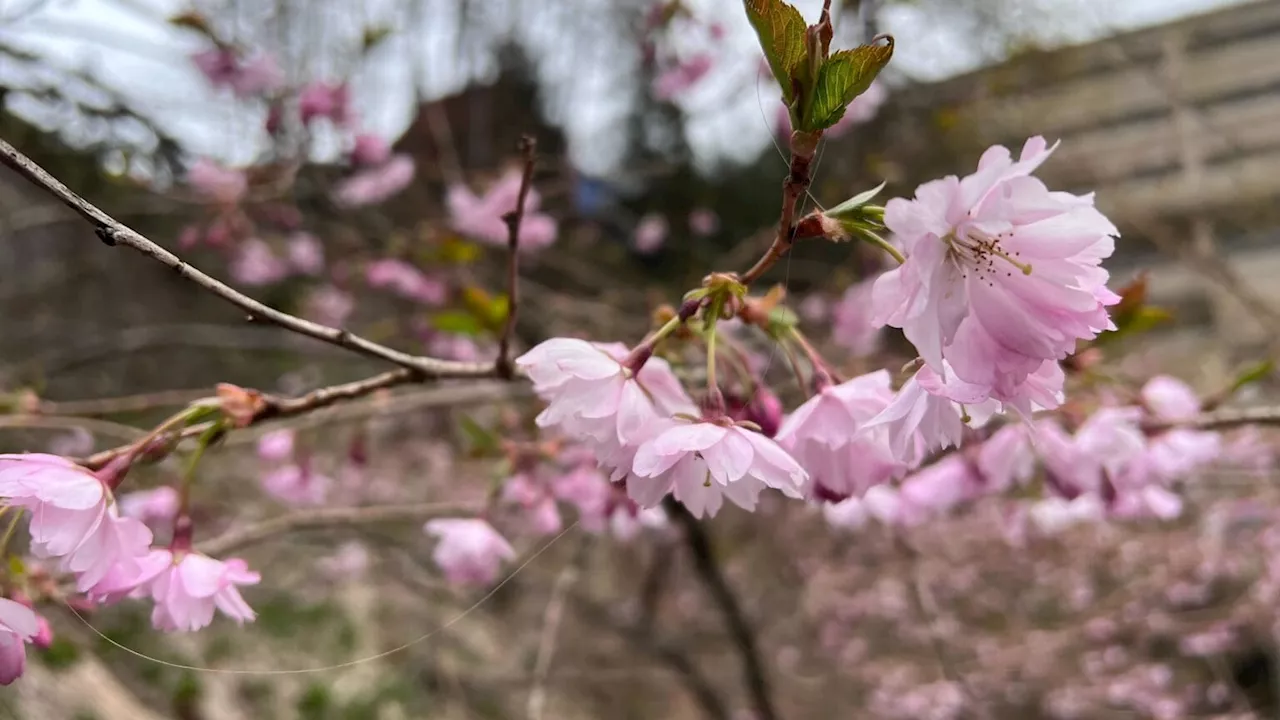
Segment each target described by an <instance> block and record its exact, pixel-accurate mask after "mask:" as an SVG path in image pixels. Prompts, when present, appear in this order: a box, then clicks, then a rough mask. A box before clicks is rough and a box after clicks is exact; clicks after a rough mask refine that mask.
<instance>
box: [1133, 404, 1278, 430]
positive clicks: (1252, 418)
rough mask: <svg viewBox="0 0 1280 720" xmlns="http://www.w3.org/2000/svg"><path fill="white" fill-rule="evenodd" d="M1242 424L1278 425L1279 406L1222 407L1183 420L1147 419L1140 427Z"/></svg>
mask: <svg viewBox="0 0 1280 720" xmlns="http://www.w3.org/2000/svg"><path fill="white" fill-rule="evenodd" d="M1242 425H1280V407H1277V406H1274V405H1268V406H1264V407H1252V408H1222V409H1219V410H1214V411H1213V412H1207V413H1201V414H1199V415H1196V416H1195V417H1191V418H1187V419H1185V420H1149V421H1147V422H1144V423H1143V425H1142V428H1143V429H1144V430H1147V431H1149V432H1159V431H1161V430H1172V429H1174V428H1193V429H1196V430H1228V429H1230V428H1234V427H1240V426H1242Z"/></svg>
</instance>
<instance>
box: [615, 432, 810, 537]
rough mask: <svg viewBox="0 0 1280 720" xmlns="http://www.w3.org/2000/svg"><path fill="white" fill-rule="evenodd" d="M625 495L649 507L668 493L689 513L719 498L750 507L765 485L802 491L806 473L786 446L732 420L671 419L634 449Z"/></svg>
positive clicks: (714, 508) (709, 507)
mask: <svg viewBox="0 0 1280 720" xmlns="http://www.w3.org/2000/svg"><path fill="white" fill-rule="evenodd" d="M631 470H632V474H631V475H630V476H629V477H628V478H627V494H628V495H630V496H631V499H633V500H635V501H636V502H637V503H639V504H640V506H641V507H653V506H655V505H657V504H658V503H659V502H661V501H662V498H663V497H664V496H665V495H666V494H667V493H669V492H670V493H673V494H674V495H675V498H676V500H679V501H680V502H681V503H683V504H684V506H685V507H687V508H688V509H689V512H691V513H693V515H694V516H695V517H703V516H704V515H705V516H714V515H715V514H716V513H717V512H719V510H720V506H721V505H722V504H723V502H724V498H726V497H727V498H728V499H729V500H730V501H731V502H733V503H734V504H735V505H738V506H739V507H741V508H743V509H745V510H754V509H755V506H756V502H757V500H758V499H759V496H760V492H761V491H763V490H764V489H765V488H773V489H775V490H779V491H781V492H782V493H783V494H784V495H787V496H788V497H795V498H799V497H802V496H803V492H802V490H801V488H802V487H804V486H805V485H806V484H807V483H808V481H809V476H808V474H807V473H806V472H805V471H804V468H802V467H800V464H799V463H797V462H796V461H795V459H794V458H792V457H791V456H790V455H788V454H787V451H786V450H784V449H782V447H780V446H779V445H778V444H777V443H775V442H774V441H772V440H770V439H769V438H767V437H765V436H764V435H761V434H760V433H757V432H753V431H751V430H746V429H744V428H740V427H738V426H736V425H728V426H726V425H721V424H717V423H710V422H698V423H676V422H672V423H670V425H669V426H668V427H667V428H666V429H665V430H663V431H662V432H660V433H658V434H657V435H656V436H654V438H653V439H652V440H649V441H648V442H646V443H644V444H643V445H641V446H640V448H639V449H638V450H637V451H636V456H635V461H634V462H633V464H632V467H631Z"/></svg>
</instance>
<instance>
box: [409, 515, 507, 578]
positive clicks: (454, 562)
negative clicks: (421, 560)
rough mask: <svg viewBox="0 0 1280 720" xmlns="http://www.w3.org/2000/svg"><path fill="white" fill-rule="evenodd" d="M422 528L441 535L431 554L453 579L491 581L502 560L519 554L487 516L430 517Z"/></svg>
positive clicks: (437, 535)
mask: <svg viewBox="0 0 1280 720" xmlns="http://www.w3.org/2000/svg"><path fill="white" fill-rule="evenodd" d="M422 529H423V530H424V531H426V532H427V533H428V534H429V535H434V536H435V537H437V538H439V539H440V543H439V544H438V545H436V549H435V553H434V554H432V556H431V557H432V559H433V560H435V563H436V565H438V566H439V567H440V569H441V570H442V571H444V575H445V578H446V579H447V580H448V581H449V582H451V583H457V584H461V585H489V584H492V583H493V582H494V581H495V580H497V578H498V570H499V567H500V566H501V564H502V562H503V561H504V560H513V559H514V558H515V556H516V551H515V548H512V547H511V544H510V543H508V542H507V540H506V538H504V537H502V535H500V534H498V531H497V530H494V529H493V526H492V525H490V524H489V523H487V522H485V521H484V520H479V519H474V520H466V519H461V518H454V519H448V520H431V521H430V522H428V523H427V524H426V525H423V527H422Z"/></svg>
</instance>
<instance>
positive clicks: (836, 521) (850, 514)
mask: <svg viewBox="0 0 1280 720" xmlns="http://www.w3.org/2000/svg"><path fill="white" fill-rule="evenodd" d="M822 517H823V518H825V519H826V521H827V524H828V525H830V526H831V527H833V528H838V529H841V530H857V529H859V528H861V527H863V526H864V525H866V524H867V520H869V519H870V517H871V515H870V513H868V512H867V507H866V505H865V504H864V503H863V502H862V498H859V497H848V498H845V499H844V500H841V501H840V502H835V503H823V504H822Z"/></svg>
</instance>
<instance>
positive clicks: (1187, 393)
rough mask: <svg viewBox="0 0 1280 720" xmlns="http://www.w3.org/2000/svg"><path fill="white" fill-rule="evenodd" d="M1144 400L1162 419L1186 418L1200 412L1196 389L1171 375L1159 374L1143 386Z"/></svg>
mask: <svg viewBox="0 0 1280 720" xmlns="http://www.w3.org/2000/svg"><path fill="white" fill-rule="evenodd" d="M1142 402H1143V404H1144V405H1146V407H1147V409H1148V410H1150V411H1151V414H1152V415H1155V416H1156V417H1158V418H1160V419H1161V420H1186V419H1187V418H1193V417H1195V416H1196V415H1198V414H1199V413H1200V398H1199V397H1198V396H1197V395H1196V392H1195V390H1192V389H1191V387H1190V386H1188V385H1187V384H1186V383H1184V382H1182V381H1181V380H1179V379H1177V378H1175V377H1170V376H1169V375H1157V376H1155V377H1153V378H1151V379H1150V380H1148V381H1147V384H1146V385H1143V386H1142Z"/></svg>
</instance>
